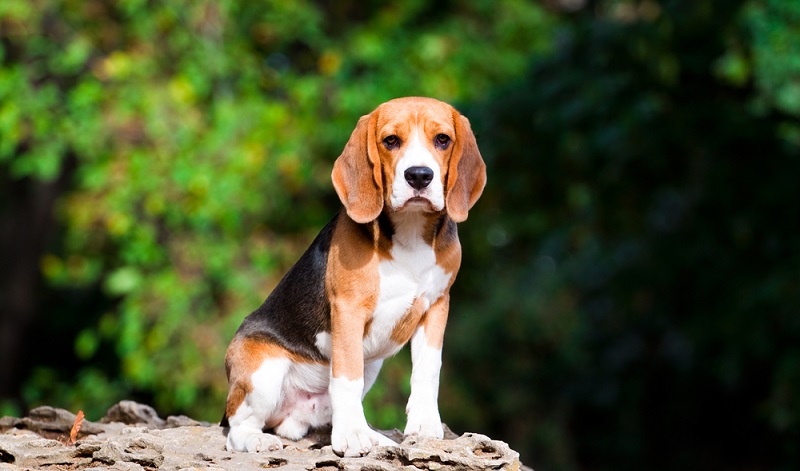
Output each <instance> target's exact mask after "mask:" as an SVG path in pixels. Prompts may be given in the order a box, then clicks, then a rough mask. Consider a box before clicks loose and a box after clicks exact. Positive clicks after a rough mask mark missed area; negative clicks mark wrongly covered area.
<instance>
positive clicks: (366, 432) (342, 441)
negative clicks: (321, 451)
mask: <svg viewBox="0 0 800 471" xmlns="http://www.w3.org/2000/svg"><path fill="white" fill-rule="evenodd" d="M396 445H397V443H395V442H393V441H392V440H390V439H388V438H386V437H384V436H383V435H382V434H380V433H378V432H376V431H374V430H372V429H371V428H369V427H358V428H353V429H350V430H348V431H346V432H342V431H340V430H337V429H336V428H334V430H333V432H332V433H331V446H332V448H333V452H334V453H336V454H337V455H339V456H344V457H352V456H364V455H366V454H367V453H369V451H370V450H371V449H372V447H374V446H396Z"/></svg>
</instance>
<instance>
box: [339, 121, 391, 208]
mask: <svg viewBox="0 0 800 471" xmlns="http://www.w3.org/2000/svg"><path fill="white" fill-rule="evenodd" d="M376 125H377V112H373V113H371V114H368V115H366V116H362V117H361V119H359V120H358V124H357V125H356V128H355V129H354V130H353V133H352V134H351V135H350V140H349V141H347V144H346V145H345V146H344V150H343V151H342V155H340V156H339V158H338V159H336V162H335V163H334V164H333V172H332V173H331V179H332V180H333V187H334V188H335V189H336V193H337V194H338V195H339V199H340V200H341V201H342V204H343V205H344V207H345V209H346V210H347V215H348V216H350V218H351V219H352V220H353V221H355V222H357V223H360V224H364V223H367V222H370V221H372V220H374V219H375V218H377V217H378V215H379V214H380V213H381V211H382V210H383V177H382V176H381V164H380V156H379V154H378V148H377V144H376V143H375V126H376Z"/></svg>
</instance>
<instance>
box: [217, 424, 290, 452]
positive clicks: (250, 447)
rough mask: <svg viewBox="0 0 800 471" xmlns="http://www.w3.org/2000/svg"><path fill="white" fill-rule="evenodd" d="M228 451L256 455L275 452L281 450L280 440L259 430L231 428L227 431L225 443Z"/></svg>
mask: <svg viewBox="0 0 800 471" xmlns="http://www.w3.org/2000/svg"><path fill="white" fill-rule="evenodd" d="M226 448H227V449H228V451H246V452H248V453H258V452H264V451H275V450H280V449H281V448H283V443H282V442H281V439H280V438H278V437H276V436H275V435H270V434H268V433H264V432H262V431H261V430H250V429H245V428H242V427H232V428H231V429H230V430H229V431H228V440H227V443H226Z"/></svg>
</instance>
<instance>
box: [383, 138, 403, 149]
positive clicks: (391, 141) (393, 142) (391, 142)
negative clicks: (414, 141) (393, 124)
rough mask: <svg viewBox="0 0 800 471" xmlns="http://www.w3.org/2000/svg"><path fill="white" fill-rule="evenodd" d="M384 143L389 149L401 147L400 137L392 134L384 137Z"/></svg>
mask: <svg viewBox="0 0 800 471" xmlns="http://www.w3.org/2000/svg"><path fill="white" fill-rule="evenodd" d="M383 145H384V146H386V148H387V149H389V150H392V149H397V148H398V147H400V138H399V137H397V136H395V135H394V134H392V135H391V136H386V137H384V138H383Z"/></svg>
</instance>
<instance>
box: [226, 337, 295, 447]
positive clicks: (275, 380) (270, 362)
mask: <svg viewBox="0 0 800 471" xmlns="http://www.w3.org/2000/svg"><path fill="white" fill-rule="evenodd" d="M242 348H247V346H246V345H245V346H243V345H242V343H238V342H236V343H232V345H231V347H229V350H228V360H230V359H231V358H234V357H237V356H238V354H239V352H240V351H241V349H242ZM237 350H238V351H237ZM248 353H249V354H252V353H253V351H252V349H250V351H249V352H248ZM240 358H241V357H240ZM249 358H250V361H248V362H240V361H229V362H228V366H229V371H228V377H229V381H230V383H231V386H230V390H229V391H228V400H227V404H226V406H225V412H226V415H227V417H228V424H229V426H230V429H229V431H228V440H227V449H228V450H229V451H248V452H258V451H270V450H278V449H280V448H282V447H283V445H282V443H281V440H280V439H279V438H278V437H276V436H275V435H270V434H267V433H264V432H263V429H264V428H265V427H266V426H269V425H270V423H271V422H275V421H276V419H277V417H276V416H277V415H278V414H279V413H280V410H281V406H282V404H281V402H282V400H283V397H282V396H283V384H284V377H285V376H286V373H287V372H288V371H289V367H290V366H291V360H290V359H289V358H286V357H283V356H266V357H264V356H260V358H259V357H256V358H253V356H250V357H249ZM258 360H260V363H259V362H258Z"/></svg>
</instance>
